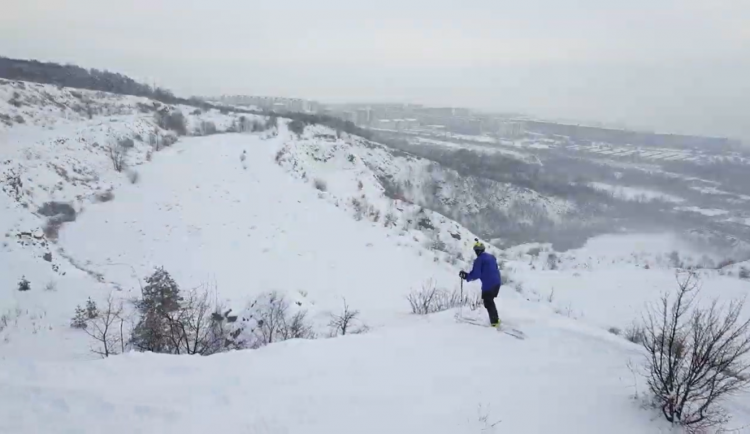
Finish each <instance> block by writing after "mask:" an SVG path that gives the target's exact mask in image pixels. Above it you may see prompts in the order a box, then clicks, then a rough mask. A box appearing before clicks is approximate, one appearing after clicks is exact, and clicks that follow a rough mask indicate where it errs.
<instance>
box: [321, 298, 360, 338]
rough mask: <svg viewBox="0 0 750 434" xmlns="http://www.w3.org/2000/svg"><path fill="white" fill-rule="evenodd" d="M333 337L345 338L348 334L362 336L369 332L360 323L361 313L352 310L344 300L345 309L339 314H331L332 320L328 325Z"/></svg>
mask: <svg viewBox="0 0 750 434" xmlns="http://www.w3.org/2000/svg"><path fill="white" fill-rule="evenodd" d="M328 327H330V329H331V332H330V335H331V336H332V337H333V336H343V335H345V334H347V333H351V334H360V333H365V332H367V331H368V330H369V327H367V326H366V325H364V324H362V323H361V322H360V321H359V311H358V310H351V309H350V308H349V305H348V304H347V303H346V299H344V309H343V310H342V311H341V313H339V314H331V320H330V322H329V323H328Z"/></svg>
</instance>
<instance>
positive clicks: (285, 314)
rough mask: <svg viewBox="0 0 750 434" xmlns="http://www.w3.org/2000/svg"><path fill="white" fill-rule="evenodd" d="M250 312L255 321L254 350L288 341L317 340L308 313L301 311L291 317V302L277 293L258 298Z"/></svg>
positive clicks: (253, 331)
mask: <svg viewBox="0 0 750 434" xmlns="http://www.w3.org/2000/svg"><path fill="white" fill-rule="evenodd" d="M250 310H251V312H252V313H251V315H250V317H251V318H253V319H254V320H255V327H254V329H253V330H252V333H253V335H254V337H255V342H253V343H252V344H251V345H250V346H251V347H253V348H258V347H261V346H263V345H267V344H270V343H273V342H279V341H283V340H287V339H314V338H315V333H314V332H313V330H312V326H311V325H310V324H309V323H308V321H307V313H306V312H305V311H299V312H297V313H295V314H294V315H291V316H290V313H289V302H288V301H287V300H286V298H285V297H284V296H283V295H281V294H279V293H277V292H275V291H274V292H270V293H268V294H263V295H261V296H260V297H258V298H257V299H256V300H255V301H253V303H252V304H251V305H250Z"/></svg>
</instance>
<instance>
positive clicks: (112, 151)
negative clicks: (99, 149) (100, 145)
mask: <svg viewBox="0 0 750 434" xmlns="http://www.w3.org/2000/svg"><path fill="white" fill-rule="evenodd" d="M127 155H128V148H125V147H123V146H121V145H120V144H119V143H112V144H110V145H109V146H108V147H107V156H108V157H109V160H110V161H111V162H112V167H114V169H115V170H116V171H118V172H122V169H124V168H125V159H126V157H127Z"/></svg>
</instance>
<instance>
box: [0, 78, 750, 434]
mask: <svg viewBox="0 0 750 434" xmlns="http://www.w3.org/2000/svg"><path fill="white" fill-rule="evenodd" d="M25 86H26V87H27V88H32V87H33V89H34V92H37V93H40V94H44V93H48V94H49V95H52V96H53V97H55V98H58V101H67V100H66V98H68V96H69V95H70V90H65V89H62V90H61V89H57V88H54V87H49V86H48V87H46V88H49V89H46V88H45V87H44V86H42V87H38V86H36V85H31V84H27V85H25ZM39 86H41V85H39ZM14 89H16V90H15V91H13V92H6V94H0V113H3V112H2V110H7V113H11V114H12V115H13V116H15V115H16V114H17V112H16V107H15V106H11V105H7V104H6V105H5V106H4V105H2V104H3V103H4V101H3V98H6V100H7V99H8V98H12V95H13V93H14V92H19V93H20V94H21V99H22V100H24V101H27V102H26V103H25V105H24V106H23V108H22V110H25V111H24V112H23V113H24V116H25V119H26V120H25V124H24V125H17V124H14V125H12V126H7V128H5V130H4V131H3V132H0V134H2V136H0V163H2V164H3V166H0V167H2V170H3V171H4V173H5V171H8V170H10V169H13V170H20V171H21V173H22V174H23V175H22V180H23V188H22V189H21V193H22V194H20V195H15V194H13V193H14V191H11V192H8V191H5V192H0V231H1V232H0V233H2V236H3V238H2V240H0V242H2V243H3V244H2V248H0V432H1V433H19V434H31V433H42V432H45V433H46V432H76V433H99V432H108V433H112V434H114V433H133V432H144V433H145V432H159V433H180V434H184V433H193V432H195V433H199V432H200V433H203V432H206V431H207V430H212V431H217V430H219V431H230V430H234V431H240V432H250V433H298V432H299V433H337V432H364V433H369V432H372V433H375V432H377V433H382V432H395V433H415V432H430V433H490V432H496V433H501V432H509V433H540V432H541V433H548V432H549V433H551V432H554V433H583V434H588V433H592V434H593V433H602V432H607V433H650V432H653V433H658V432H670V427H668V426H667V425H666V424H665V423H664V422H663V420H662V417H661V416H660V415H659V414H658V412H655V411H653V410H648V409H644V408H642V407H643V405H642V403H643V398H644V397H645V393H646V389H645V384H644V382H643V380H642V379H641V378H640V377H638V376H634V375H633V374H632V373H631V371H630V370H629V369H628V366H627V365H628V362H630V361H632V362H637V361H638V360H640V357H642V356H643V353H642V351H641V349H640V348H639V347H638V346H637V345H635V344H632V343H630V342H628V341H627V340H626V339H624V338H623V337H622V336H617V335H615V334H613V333H610V332H609V331H608V330H607V329H609V328H611V327H617V328H620V329H624V328H626V327H627V326H629V325H630V323H631V322H632V321H633V320H635V319H637V318H638V317H639V315H640V313H641V312H642V309H643V305H644V304H645V303H647V302H650V301H654V300H655V299H656V298H657V297H658V296H659V293H660V292H661V291H669V290H671V289H673V288H674V287H675V280H674V279H675V277H674V274H675V261H676V259H675V258H674V255H673V254H672V252H673V251H678V252H679V253H680V255H681V256H680V258H677V259H679V262H680V263H681V265H684V266H687V265H695V264H704V265H705V264H707V263H709V262H713V263H715V262H718V261H719V260H721V259H722V258H721V257H720V256H713V255H711V254H710V253H707V252H703V251H695V250H694V247H692V246H691V245H689V244H686V243H685V242H683V241H681V240H680V239H679V238H677V237H674V236H671V235H661V234H645V235H639V236H635V235H625V236H623V235H618V236H604V237H597V238H595V239H592V240H590V241H589V243H587V244H586V245H585V246H584V247H582V248H580V249H577V250H572V251H568V252H562V253H560V252H556V253H555V252H552V251H551V250H550V248H549V246H540V245H524V246H517V247H514V248H511V249H508V250H506V251H500V250H498V249H495V248H494V247H492V246H490V248H489V249H490V251H491V252H492V253H495V254H496V255H497V256H498V258H499V259H500V260H501V262H502V263H503V265H502V266H503V269H504V273H505V276H506V279H509V280H512V281H513V282H512V283H510V282H509V283H508V284H507V285H505V286H503V288H502V290H501V293H500V296H499V298H498V299H497V303H498V307H499V311H500V316H501V318H502V319H503V320H504V321H505V322H506V323H507V324H510V325H513V326H516V327H518V328H520V329H521V330H523V331H524V332H525V333H526V335H527V339H525V340H517V339H515V338H513V337H510V336H508V335H506V334H502V333H498V332H496V331H494V330H492V329H490V328H482V327H478V326H474V325H469V324H462V323H457V322H456V321H455V319H454V314H456V311H455V310H450V311H446V312H442V313H438V314H434V315H429V316H415V315H412V314H410V313H409V303H408V302H407V300H406V296H407V294H409V292H410V291H412V290H415V289H418V288H420V287H422V286H423V285H424V284H425V283H426V282H427V281H429V280H433V281H435V282H437V284H438V286H439V287H442V288H446V289H450V290H452V289H455V288H457V287H458V286H459V279H458V276H457V274H458V271H459V270H461V269H467V268H468V267H469V266H470V265H469V264H470V260H471V255H473V253H472V252H471V244H472V242H473V238H474V235H473V234H472V233H471V232H470V231H468V230H467V229H466V228H464V227H462V226H461V225H459V224H458V223H456V222H454V221H452V220H450V219H449V218H447V217H445V216H442V215H440V214H437V213H434V212H431V211H429V210H423V209H421V208H420V207H419V206H416V205H413V204H411V203H409V202H407V201H405V200H392V199H390V198H388V197H387V196H386V195H385V188H384V186H383V184H382V183H381V180H382V178H383V177H386V176H390V177H391V178H392V179H394V178H395V179H400V180H403V181H406V180H411V181H412V188H413V190H412V191H411V192H407V193H410V194H412V195H416V194H426V192H425V191H424V188H423V184H422V182H425V180H427V179H429V178H430V177H434V178H435V179H438V180H441V179H443V177H446V176H449V171H447V170H446V171H442V170H437V171H436V169H435V167H434V166H433V165H431V164H429V163H427V162H425V161H422V160H419V159H414V158H411V157H403V156H394V155H393V154H392V153H391V152H389V151H388V150H387V149H385V148H382V147H380V146H378V145H375V144H371V143H367V142H366V141H364V140H362V139H360V138H357V137H351V136H348V135H346V134H343V135H341V137H337V134H336V132H335V131H332V130H329V129H327V128H325V127H321V126H310V127H308V128H307V129H306V131H305V133H304V134H303V135H302V137H297V136H295V135H293V134H292V133H290V132H289V131H288V129H287V128H286V125H285V122H286V120H284V119H282V120H280V125H279V127H278V129H274V131H273V133H268V134H267V133H252V134H251V133H246V134H220V135H213V136H206V137H188V138H182V139H180V141H179V142H177V143H176V144H174V145H173V146H171V147H168V148H166V149H164V150H161V151H159V152H149V151H150V146H149V145H148V144H147V143H145V140H138V139H137V138H136V140H135V144H134V149H133V150H132V151H131V153H130V154H129V160H128V165H129V167H130V169H131V170H136V171H137V172H138V178H137V180H136V181H135V182H131V179H129V177H128V175H127V173H125V172H123V173H118V172H116V171H115V170H114V169H113V168H112V166H111V162H110V161H109V160H108V159H107V155H106V152H105V150H104V149H103V147H102V146H101V144H102V143H105V142H106V141H110V140H116V139H119V138H122V137H133V138H135V137H136V135H138V134H140V135H145V134H147V133H149V132H151V131H154V129H155V126H154V125H153V121H152V117H151V114H150V113H137V112H136V111H135V110H136V107H137V103H133V104H130V103H128V104H124V103H122V100H121V99H120V98H117V97H114V96H107V95H100V96H97V95H91V98H92V100H93V101H94V102H96V103H97V104H98V106H99V107H111V106H114V105H115V103H113V102H112V101H118V102H117V104H116V105H117V106H118V107H120V106H122V107H123V108H121V109H118V110H121V112H118V113H117V114H111V115H104V114H102V115H99V116H94V117H93V118H92V119H88V117H87V116H82V117H78V118H76V117H74V116H73V115H72V114H71V115H69V116H67V115H66V116H67V117H65V116H63V115H62V114H60V113H66V111H65V110H63V109H60V110H61V111H58V112H54V113H52V112H50V113H48V114H44V113H46V111H45V110H44V109H43V107H46V106H45V105H34V104H33V103H30V102H29V101H31V99H30V97H31V96H32V95H36V93H33V94H32V93H29V92H31V91H29V90H28V89H25V90H26V91H27V92H26V93H24V92H22V91H23V90H24V89H21V90H18V88H17V87H16V88H14ZM54 92H58V94H55V93H54ZM3 95H4V96H3ZM55 95H56V96H55ZM74 98H75V97H74ZM40 101H44V100H43V99H42V98H40ZM138 102H140V103H142V104H143V103H149V102H148V101H146V102H144V101H138ZM40 104H41V103H40ZM61 104H62V103H61ZM123 104H124V105H123ZM62 105H63V106H64V105H65V104H62ZM10 107H13V108H12V109H11V108H10ZM54 107H57V108H58V109H59V108H60V107H61V106H60V105H54ZM183 111H185V112H190V109H189V108H183ZM43 114H44V115H43ZM207 119H210V120H211V121H212V122H214V123H216V124H217V126H219V127H220V129H225V128H226V127H227V126H228V125H229V124H231V123H232V122H233V121H234V120H235V119H236V117H235V116H234V114H232V113H229V114H225V115H222V114H219V113H196V114H194V115H190V117H189V122H190V124H191V126H194V125H197V124H198V123H199V122H201V121H203V120H207ZM157 131H158V129H157ZM94 143H98V144H99V145H98V146H95V145H94ZM0 179H2V178H0ZM3 185H6V184H3ZM425 185H426V184H425ZM445 185H447V184H445ZM500 188H501V187H498V189H500ZM106 191H111V193H112V198H111V200H108V201H102V200H97V197H99V195H100V194H101V193H102V192H106ZM498 191H500V190H498ZM502 192H503V194H500V193H498V195H497V197H494V196H490V197H491V199H489V200H492V201H500V200H501V199H505V200H529V198H528V197H524V198H521V199H519V198H515V197H510V198H509V197H508V196H509V195H513V194H515V193H516V192H517V191H515V190H511V189H506V190H502ZM520 193H523V192H520ZM440 194H441V195H442V197H443V198H444V199H446V200H449V199H450V198H451V197H455V194H460V192H451V191H449V190H447V189H445V190H444V191H442V192H441V193H440ZM523 194H532V193H523ZM532 199H533V198H532ZM660 199H663V198H660ZM49 200H59V201H65V202H69V203H71V204H72V205H73V206H74V208H75V209H76V211H77V212H78V215H77V218H76V219H75V221H72V222H68V223H65V224H64V225H63V226H62V228H61V229H60V233H59V239H58V240H57V241H56V242H52V241H51V240H49V239H47V237H46V235H45V234H44V232H43V231H42V230H41V228H42V226H43V225H44V219H43V216H41V215H39V213H38V212H37V210H38V208H39V207H40V206H41V205H42V204H43V203H45V202H47V201H49ZM539 200H542V199H539ZM547 207H549V208H551V211H550V212H551V213H552V214H555V213H557V214H562V213H564V212H565V211H566V204H564V203H547ZM551 253H555V255H556V256H557V259H550V258H549V256H550V254H551ZM48 255H49V256H48ZM48 258H49V259H48ZM551 263H554V264H555V265H554V266H553V267H551V266H550V264H551ZM745 265H746V264H735V265H732V266H727V267H725V268H723V269H721V270H717V269H710V267H704V268H703V269H701V270H700V271H699V272H700V274H701V277H702V281H703V295H704V296H705V297H706V299H710V298H711V297H715V296H718V297H721V298H729V297H734V296H741V295H744V294H746V293H747V291H748V290H749V289H750V283H749V282H748V281H747V280H742V279H739V278H738V274H739V273H740V271H741V269H742V267H743V266H745ZM156 266H164V267H165V268H166V269H167V270H168V271H169V272H170V273H171V274H172V275H173V276H174V277H175V279H176V280H177V282H178V283H179V284H180V285H181V286H182V287H183V288H193V287H196V286H199V285H202V284H207V285H210V286H212V287H213V288H215V289H216V297H217V298H220V299H221V300H223V301H226V303H227V305H228V306H230V307H232V308H233V309H234V311H235V312H242V311H243V309H244V308H245V307H246V305H247V303H248V302H249V301H250V300H252V299H254V298H255V297H256V296H257V295H259V294H261V293H264V292H267V291H272V290H278V291H279V292H281V293H283V294H285V295H286V296H287V297H288V298H289V299H290V300H291V301H292V302H293V303H294V304H295V306H296V307H298V308H301V309H304V310H306V311H308V313H309V317H310V319H311V320H312V321H313V323H314V325H315V327H316V329H317V330H319V331H320V332H321V334H322V333H323V331H324V330H325V328H326V327H327V322H328V320H329V319H330V315H329V314H330V313H331V312H336V311H337V310H339V309H340V308H341V305H342V299H343V298H345V299H346V302H347V303H348V304H349V305H350V306H351V307H352V308H354V309H358V310H360V312H361V319H362V321H364V322H365V323H366V324H368V325H369V326H370V327H371V331H370V332H369V333H365V334H359V335H347V336H343V337H338V338H328V339H316V340H290V341H285V342H281V343H274V344H271V345H268V346H266V347H263V348H260V349H257V350H242V351H235V352H230V353H225V354H219V355H214V356H208V357H198V356H170V355H160V354H141V353H127V354H124V355H118V356H114V357H110V358H108V359H105V360H96V359H97V358H98V356H96V355H94V354H92V353H91V351H90V346H91V345H92V342H91V341H90V339H89V338H88V337H87V336H86V334H85V333H84V332H82V331H81V330H75V329H72V328H71V327H70V319H71V317H72V315H73V312H74V309H75V307H76V306H77V305H79V304H83V303H84V302H85V301H86V298H87V297H91V298H92V299H95V300H97V301H101V300H103V299H105V298H106V297H107V295H109V294H110V293H113V294H115V296H116V297H117V298H119V299H126V300H127V299H130V298H131V297H133V296H136V295H138V294H139V287H140V283H139V282H140V281H141V280H142V279H143V278H144V277H146V276H147V275H148V274H149V273H150V272H151V271H152V270H153V269H154V267H156ZM553 268H554V269H553ZM23 277H25V278H27V279H28V280H29V281H30V284H31V289H30V290H29V291H18V290H17V288H18V282H19V280H21V278H23ZM463 290H464V291H466V292H469V293H476V292H478V291H479V284H478V283H471V284H466V285H464V288H463ZM462 313H463V314H464V315H467V316H471V317H474V318H476V319H478V320H481V321H484V320H485V315H486V313H485V312H484V310H483V309H481V308H480V309H478V310H476V311H469V310H468V308H463V309H462ZM747 399H750V396H748V395H741V396H738V397H735V398H733V400H732V401H730V402H728V403H727V408H728V410H729V412H730V413H731V415H732V416H733V417H734V419H733V420H732V423H731V425H730V426H729V428H733V427H741V426H744V425H747V424H749V423H750V410H749V409H748V408H746V405H744V403H745V402H747Z"/></svg>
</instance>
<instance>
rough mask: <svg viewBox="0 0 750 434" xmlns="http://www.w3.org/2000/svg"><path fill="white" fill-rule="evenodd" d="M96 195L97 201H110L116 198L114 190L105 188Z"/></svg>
mask: <svg viewBox="0 0 750 434" xmlns="http://www.w3.org/2000/svg"><path fill="white" fill-rule="evenodd" d="M94 197H95V198H96V201H97V202H109V201H111V200H113V199H114V198H115V194H114V193H113V192H112V190H105V191H102V192H99V193H96V195H95V196H94Z"/></svg>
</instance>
